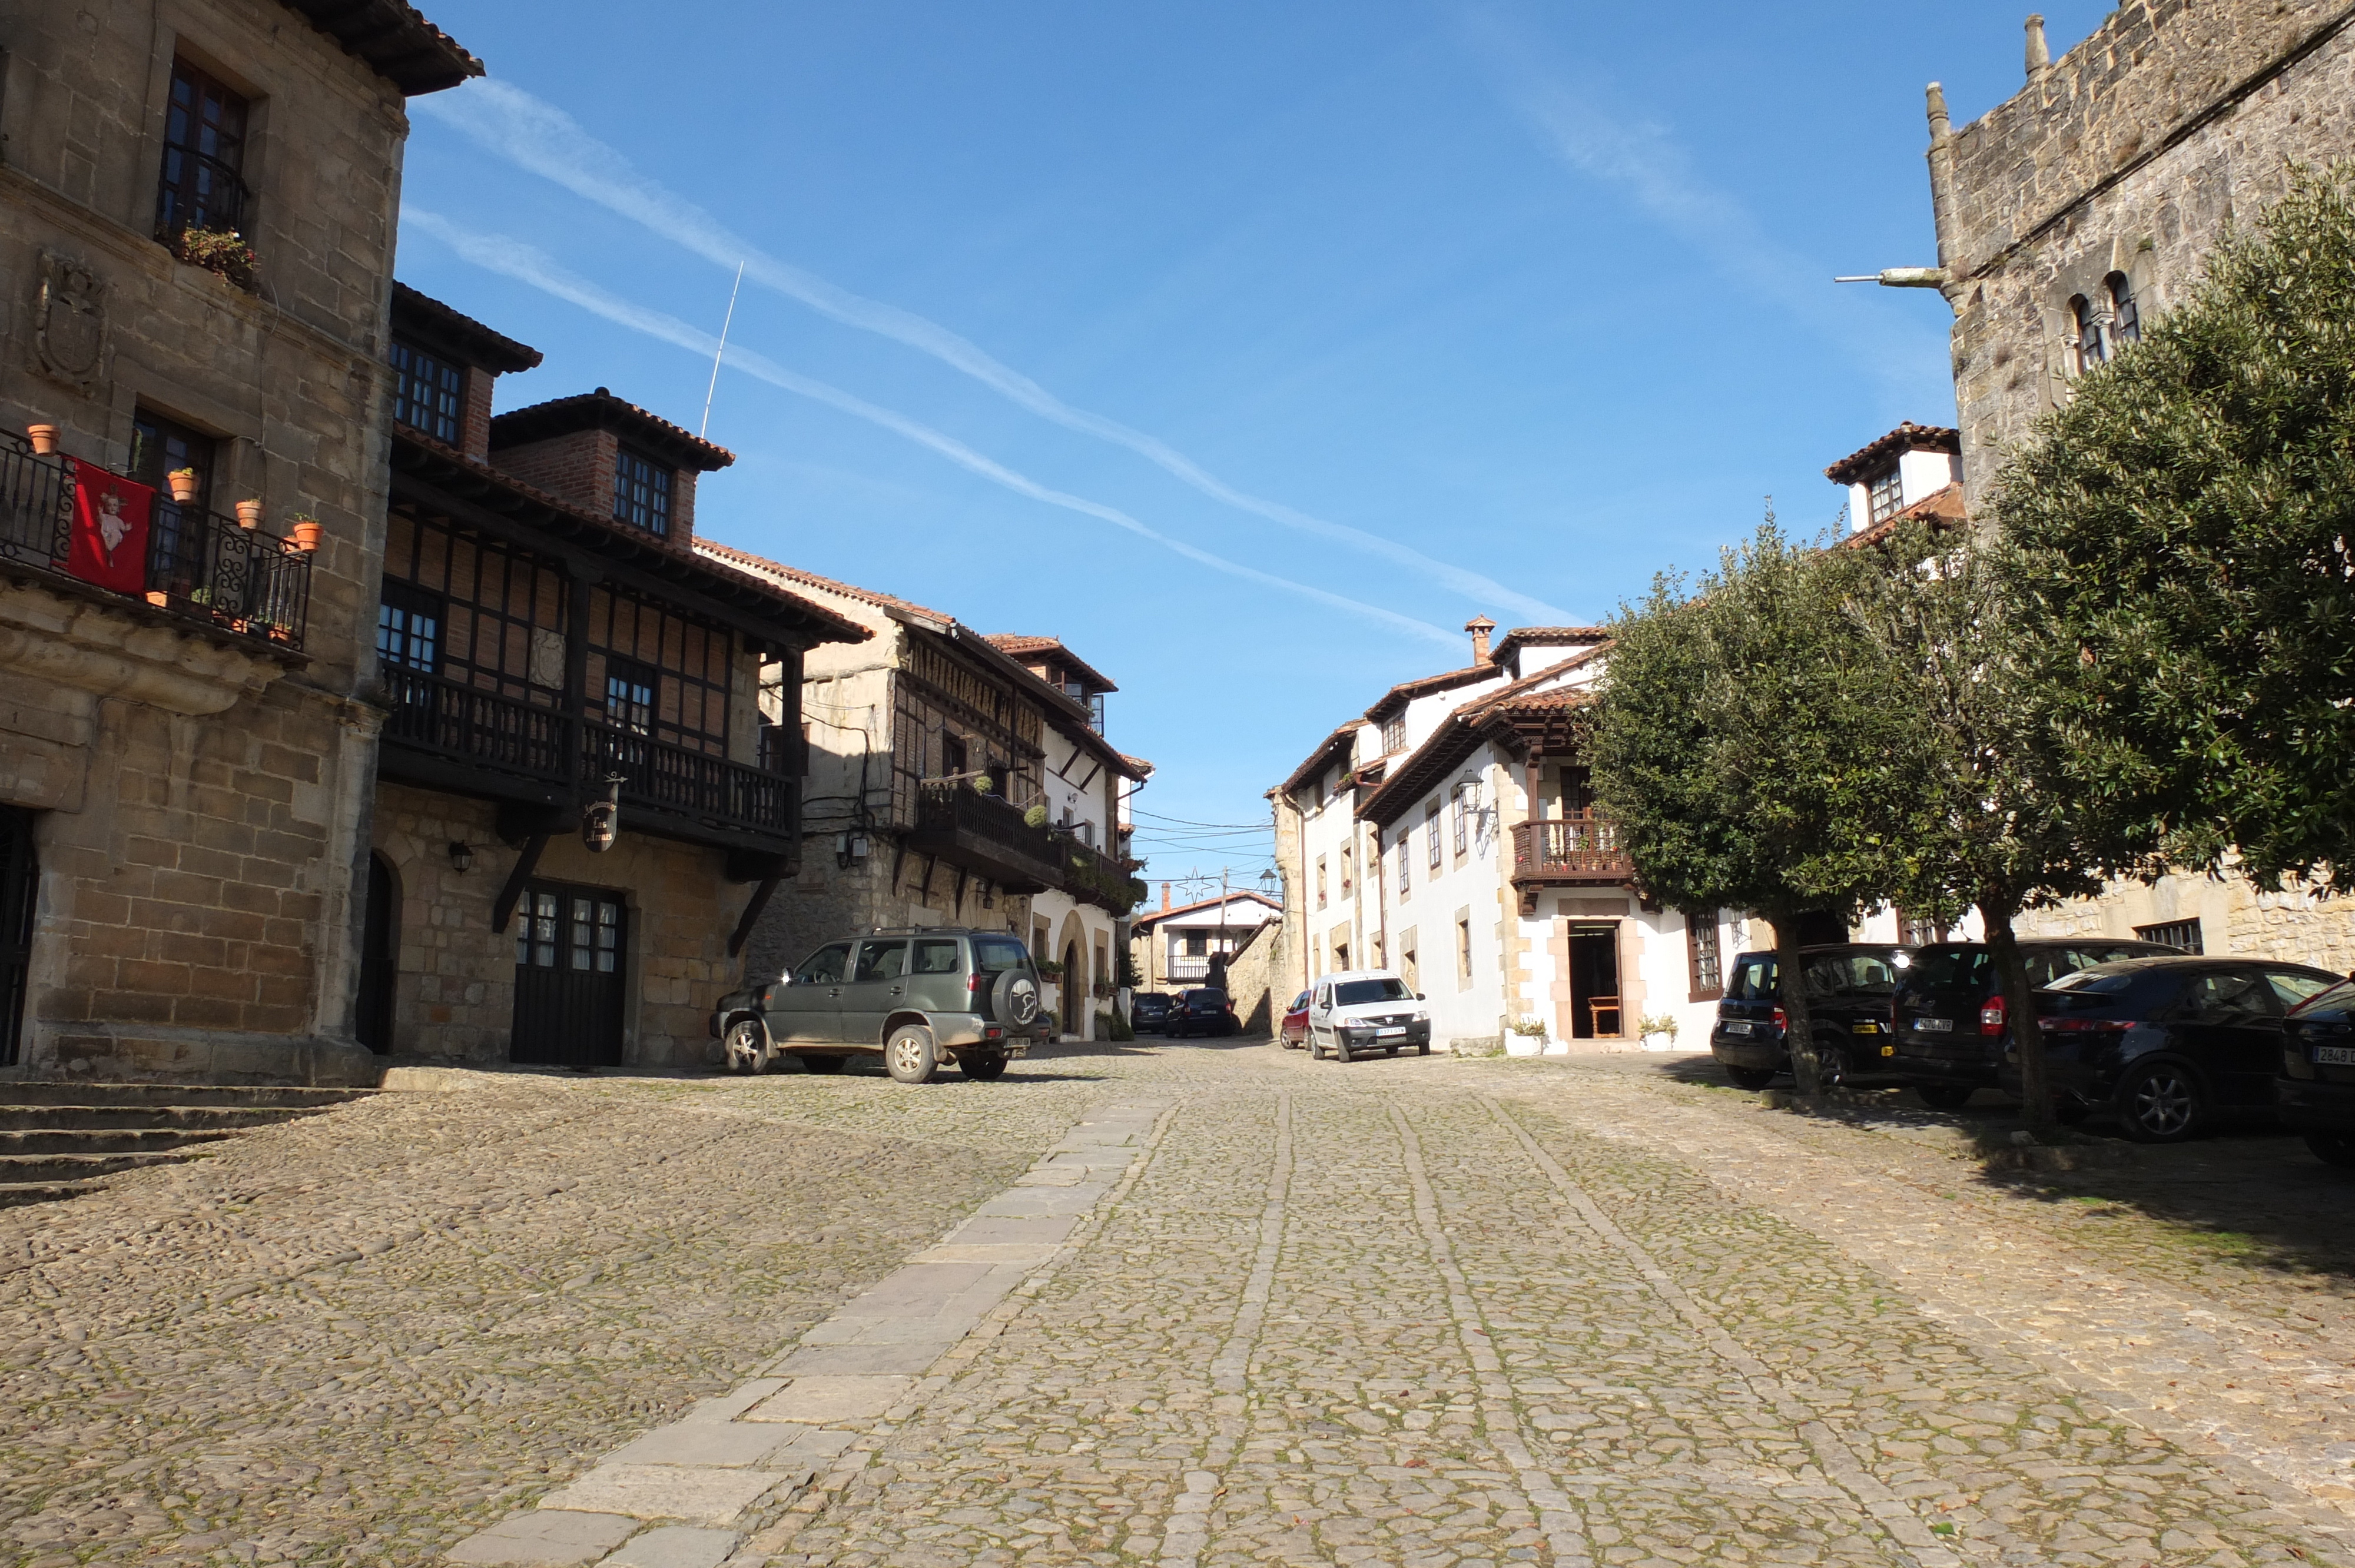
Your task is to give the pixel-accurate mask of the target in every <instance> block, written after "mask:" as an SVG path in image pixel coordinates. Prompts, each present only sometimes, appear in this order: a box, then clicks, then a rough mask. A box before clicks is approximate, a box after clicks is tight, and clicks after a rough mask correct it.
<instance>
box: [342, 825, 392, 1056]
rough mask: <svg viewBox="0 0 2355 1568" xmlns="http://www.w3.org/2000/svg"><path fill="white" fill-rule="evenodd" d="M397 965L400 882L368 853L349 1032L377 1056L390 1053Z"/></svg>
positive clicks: (378, 858) (380, 858)
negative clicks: (353, 1011) (365, 900)
mask: <svg viewBox="0 0 2355 1568" xmlns="http://www.w3.org/2000/svg"><path fill="white" fill-rule="evenodd" d="M399 973H400V882H399V881H398V880H397V879H396V878H395V876H394V874H393V870H392V863H391V862H389V861H388V860H386V859H385V858H384V856H382V855H380V854H370V855H369V856H368V904H367V908H366V911H365V913H364V914H363V915H362V916H361V920H360V985H359V991H360V995H359V1010H358V1016H357V1018H356V1019H355V1020H354V1021H353V1024H352V1033H354V1034H356V1035H357V1036H358V1038H359V1043H360V1044H363V1045H365V1046H367V1047H368V1049H369V1050H371V1051H373V1052H375V1053H376V1054H378V1055H379V1056H389V1055H390V1054H392V994H393V980H394V978H395V977H396V976H397V975H398V974H399Z"/></svg>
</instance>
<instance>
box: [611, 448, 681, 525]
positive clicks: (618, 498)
mask: <svg viewBox="0 0 2355 1568" xmlns="http://www.w3.org/2000/svg"><path fill="white" fill-rule="evenodd" d="M613 521H614V522H616V523H626V524H629V525H630V526H631V527H633V528H642V529H644V530H645V532H647V533H649V534H652V535H656V536H657V537H663V536H667V535H669V533H670V470H668V469H666V468H665V467H663V466H662V465H661V464H660V463H657V462H655V461H654V459H652V458H650V457H648V456H646V455H645V453H644V452H641V451H638V450H634V449H633V448H630V447H626V446H625V447H623V448H622V449H621V450H619V451H618V452H616V453H615V454H614V461H613Z"/></svg>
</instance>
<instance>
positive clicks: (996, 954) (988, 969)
mask: <svg viewBox="0 0 2355 1568" xmlns="http://www.w3.org/2000/svg"><path fill="white" fill-rule="evenodd" d="M1029 961H1030V954H1029V951H1028V948H1024V947H1023V946H1022V944H1021V943H1019V942H1018V941H1016V940H1014V939H1013V938H1010V937H975V938H974V939H973V967H974V968H975V969H979V970H980V971H981V972H982V973H983V974H986V975H994V974H1001V973H1003V972H1004V971H1006V970H1007V969H1020V968H1021V967H1022V966H1023V965H1024V964H1027V963H1028V962H1029Z"/></svg>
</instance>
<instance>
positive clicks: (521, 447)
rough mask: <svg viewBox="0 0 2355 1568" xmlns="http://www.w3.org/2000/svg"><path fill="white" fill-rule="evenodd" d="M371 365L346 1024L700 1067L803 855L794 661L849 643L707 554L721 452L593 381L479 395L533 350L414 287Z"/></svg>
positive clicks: (805, 608)
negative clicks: (356, 859)
mask: <svg viewBox="0 0 2355 1568" xmlns="http://www.w3.org/2000/svg"><path fill="white" fill-rule="evenodd" d="M538 361H539V355H538V354H537V353H536V352H534V351H533V350H531V349H528V348H526V347H525V346H524V345H522V344H518V343H516V342H514V341H513V340H511V339H509V338H506V337H504V336H502V335H501V334H498V333H496V332H494V331H492V330H491V329H490V328H488V327H485V326H484V325H483V324H482V323H478V322H474V321H471V320H469V319H468V318H466V317H465V316H464V315H461V314H459V313H457V312H456V311H453V310H452V309H451V308H450V307H448V306H447V305H444V304H442V303H441V302H438V301H434V300H431V299H428V298H426V297H425V296H424V295H421V294H419V293H417V292H415V291H411V290H408V289H401V290H400V291H398V293H397V294H396V296H395V299H394V302H393V312H392V334H391V349H390V353H389V363H390V365H391V366H392V368H393V372H394V377H393V380H394V387H393V394H394V395H393V400H392V443H391V500H390V512H389V524H388V525H387V527H386V529H385V535H384V551H383V561H384V570H383V585H382V591H381V595H380V598H379V599H378V604H377V606H376V607H375V610H376V612H375V614H374V616H373V617H372V619H373V620H374V621H375V624H376V652H377V656H378V664H379V671H380V677H381V682H382V684H381V689H380V693H379V699H380V701H381V702H382V704H383V705H384V707H385V708H386V710H387V712H388V717H387V718H386V720H385V725H384V731H383V739H382V747H381V753H380V760H379V762H378V777H379V779H380V782H379V784H378V790H377V799H376V809H375V814H374V833H373V836H372V840H371V847H372V850H373V853H372V854H371V855H370V857H369V860H368V901H367V917H366V922H365V936H364V940H363V943H362V955H363V956H362V965H361V1003H362V1005H361V1007H360V1013H359V1016H360V1033H361V1035H362V1038H363V1039H364V1040H366V1041H367V1042H368V1044H371V1045H373V1046H375V1047H376V1048H378V1049H379V1050H397V1051H400V1052H401V1053H404V1054H408V1053H421V1054H432V1055H435V1056H440V1057H443V1058H448V1059H454V1060H460V1061H473V1062H481V1061H500V1060H506V1061H513V1062H526V1063H554V1064H565V1065H575V1066H599V1065H623V1064H627V1065H636V1066H651V1067H666V1066H667V1067H680V1066H698V1065H705V1064H706V1063H708V1062H709V1061H710V1060H711V1058H712V1055H713V1053H714V1051H715V1046H714V1044H713V1042H712V1040H711V1039H710V1035H709V1017H710V1011H711V1008H712V1005H713V1004H714V1003H715V1002H716V1001H718V1000H719V996H720V995H721V994H722V993H723V992H725V991H729V990H730V989H732V987H733V986H734V984H735V982H736V977H737V974H738V965H737V962H736V955H737V954H738V953H739V952H740V951H741V948H742V947H743V944H744V942H745V940H746V939H747V938H748V936H749V934H750V931H751V925H752V922H753V920H754V918H755V917H756V916H758V915H759V914H760V913H761V911H762V908H763V906H766V905H767V904H768V903H769V901H770V899H771V897H772V895H774V894H775V892H776V891H777V889H778V887H779V886H780V885H782V884H783V883H784V882H786V881H788V880H790V879H791V878H792V877H793V875H794V873H795V872H796V871H797V870H798V869H799V865H800V856H801V842H802V841H801V789H800V777H799V775H800V771H801V766H802V756H801V727H800V715H799V713H798V709H797V700H796V699H797V698H798V695H799V693H800V689H801V687H800V673H801V667H802V660H803V657H804V655H805V652H807V651H808V650H809V649H811V648H812V647H813V646H815V645H817V644H819V643H822V642H833V643H843V644H856V643H860V642H864V641H867V639H868V632H867V631H866V630H864V629H863V628H860V627H858V626H856V625H853V624H851V623H850V622H849V621H847V620H845V619H844V618H842V617H841V616H838V615H837V614H835V613H833V612H832V611H830V610H828V609H825V608H823V607H821V606H819V605H816V604H814V603H811V602H810V601H809V600H807V599H803V598H801V597H799V596H796V595H794V594H793V593H790V592H787V591H785V590H784V589H783V588H779V587H778V586H777V585H776V584H774V583H773V582H770V581H768V580H766V579H764V578H762V577H758V576H755V575H752V574H751V573H747V572H743V571H740V570H738V569H736V568H735V567H731V566H729V565H726V564H724V563H723V562H721V561H719V560H715V559H713V558H711V557H710V556H709V555H708V554H704V553H698V548H697V545H698V541H697V535H696V528H695V495H696V486H697V481H698V477H699V476H700V475H702V474H705V473H709V472H711V471H715V470H718V469H720V468H724V467H726V466H727V465H728V464H729V463H730V462H731V461H734V460H733V459H732V458H731V457H730V454H729V453H727V452H726V451H723V450H720V449H719V448H718V447H715V446H713V445H711V444H710V443H709V442H708V441H705V440H700V439H698V438H697V437H695V436H693V435H690V434H689V433H688V432H687V431H686V430H683V429H679V428H678V427H677V426H676V425H673V424H671V423H669V422H668V421H666V420H664V419H661V418H656V417H655V416H654V415H652V414H649V413H647V412H646V411H645V410H644V409H642V408H636V407H634V405H632V404H630V403H627V402H624V401H623V399H621V398H619V397H614V396H613V394H612V393H611V392H608V391H607V390H606V389H605V388H603V387H599V388H597V390H595V391H594V392H591V393H587V394H584V395H581V396H578V397H561V398H558V399H555V400H553V401H549V402H544V403H538V404H535V405H533V406H531V407H529V408H519V409H516V410H513V411H511V412H508V413H504V414H495V413H494V412H493V411H492V394H493V387H494V384H495V382H496V379H497V377H498V376H500V375H501V374H503V373H506V372H512V371H517V370H522V369H527V368H528V367H530V366H534V365H537V364H538ZM764 691H766V692H768V693H771V694H777V693H782V694H783V706H782V707H781V708H779V707H775V706H772V707H770V708H767V709H764V708H763V705H762V700H763V693H764ZM606 806H611V807H612V808H613V818H612V820H610V821H608V820H607V819H606V817H605V816H604V813H603V808H604V807H606Z"/></svg>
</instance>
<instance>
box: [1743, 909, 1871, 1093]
mask: <svg viewBox="0 0 2355 1568" xmlns="http://www.w3.org/2000/svg"><path fill="white" fill-rule="evenodd" d="M1911 954H1912V949H1911V948H1903V947H1899V946H1896V945H1894V944H1891V943H1886V942H1840V943H1827V944H1825V945H1823V946H1820V947H1812V948H1800V949H1799V960H1800V962H1801V963H1802V964H1803V965H1805V966H1806V971H1805V972H1806V977H1807V1014H1808V1017H1809V1019H1810V1020H1811V1021H1812V1027H1813V1030H1814V1033H1815V1036H1816V1060H1817V1063H1818V1064H1819V1065H1820V1067H1821V1071H1822V1077H1823V1081H1824V1082H1825V1083H1826V1084H1842V1083H1847V1082H1849V1081H1850V1080H1851V1079H1855V1078H1859V1077H1864V1076H1870V1075H1872V1074H1874V1073H1878V1072H1880V1071H1882V1070H1883V1065H1884V1062H1885V1059H1886V1058H1887V1056H1888V1054H1889V1003H1890V999H1891V997H1893V996H1894V995H1896V993H1897V982H1898V980H1899V978H1900V977H1901V976H1902V975H1903V974H1904V972H1905V966H1906V965H1907V963H1909V962H1910V961H1911ZM1780 969H1781V966H1780V965H1779V964H1778V963H1777V962H1776V960H1775V957H1774V954H1773V953H1771V952H1759V953H1737V954H1735V955H1734V959H1733V968H1732V971H1731V972H1730V973H1729V974H1728V976H1727V979H1726V986H1725V996H1724V998H1723V1000H1721V1001H1719V1002H1718V1004H1717V1022H1715V1023H1714V1024H1712V1025H1711V1026H1710V1032H1709V1052H1710V1055H1712V1056H1714V1057H1716V1058H1717V1062H1718V1065H1720V1066H1721V1067H1722V1068H1724V1069H1725V1075H1726V1077H1727V1078H1728V1079H1730V1080H1732V1083H1733V1084H1734V1086H1736V1087H1738V1088H1744V1089H1763V1088H1764V1087H1765V1086H1767V1085H1768V1084H1770V1083H1772V1082H1774V1075H1775V1074H1777V1073H1781V1072H1785V1071H1787V1070H1789V1068H1790V1065H1791V1044H1790V1041H1789V1039H1788V1035H1789V1033H1790V1021H1789V1019H1788V1018H1787V1017H1786V1016H1785V1013H1784V1012H1783V1005H1782V1004H1783V988H1782V984H1781V981H1780V979H1779V971H1780Z"/></svg>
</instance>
